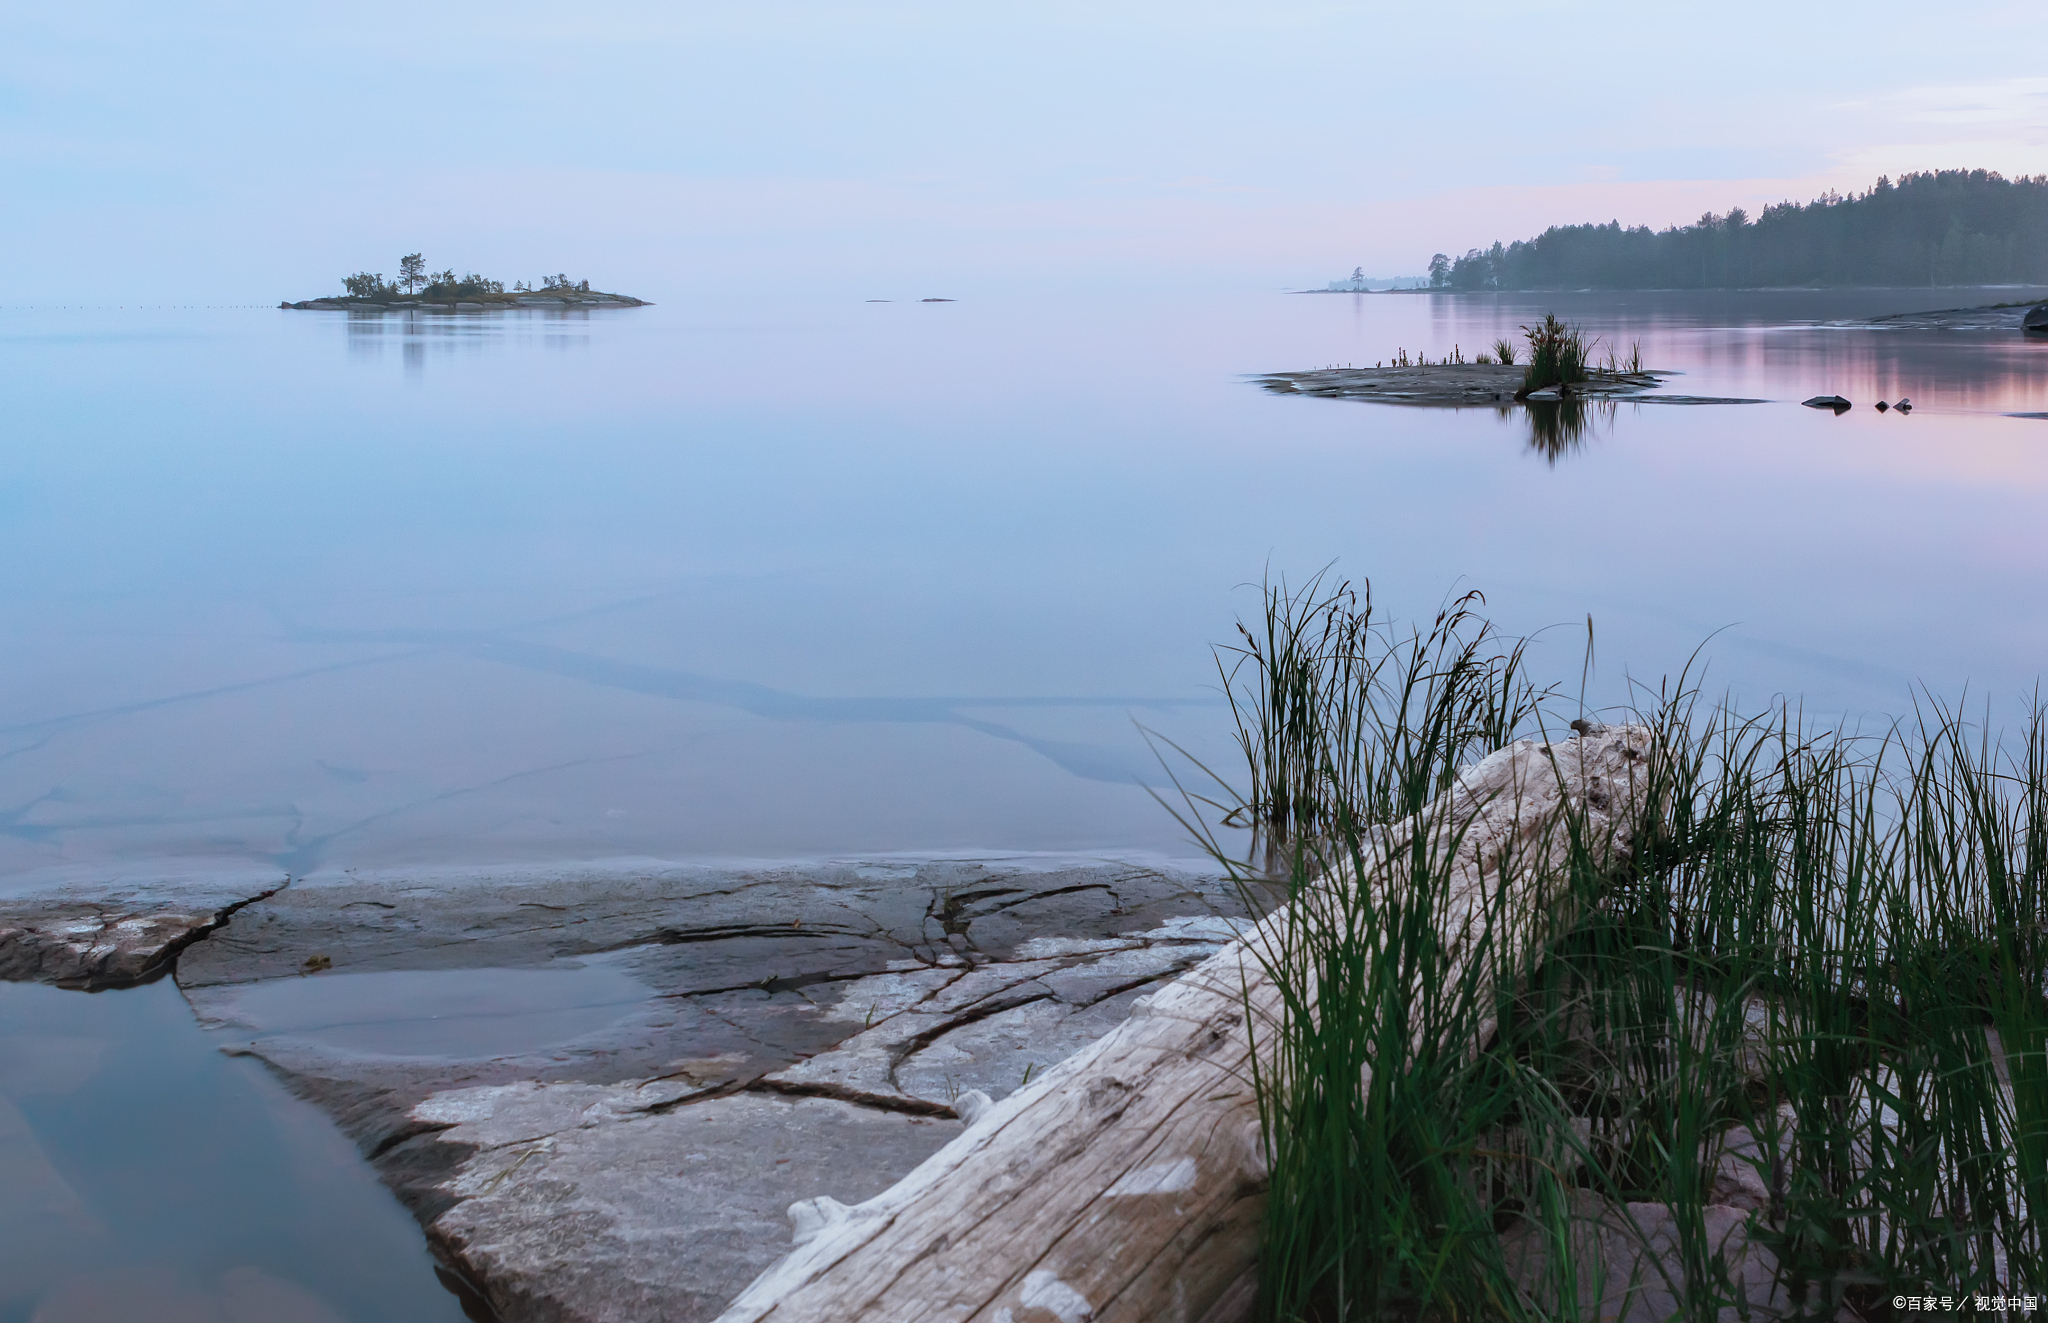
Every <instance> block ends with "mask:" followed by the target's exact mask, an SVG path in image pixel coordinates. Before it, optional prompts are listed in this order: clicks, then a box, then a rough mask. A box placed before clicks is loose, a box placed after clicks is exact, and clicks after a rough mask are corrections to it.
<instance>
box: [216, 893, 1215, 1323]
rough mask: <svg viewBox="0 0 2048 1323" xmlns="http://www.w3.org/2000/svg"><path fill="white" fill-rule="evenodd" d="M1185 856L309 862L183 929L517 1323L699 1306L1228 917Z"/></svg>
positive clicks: (996, 1093) (1065, 1046)
mask: <svg viewBox="0 0 2048 1323" xmlns="http://www.w3.org/2000/svg"><path fill="white" fill-rule="evenodd" d="M1244 914H1245V911H1244V907H1243V905H1242V904H1241V902H1240V900H1239V898H1238V897H1237V895H1236V894H1235V892H1234V891H1233V890H1232V889H1231V888H1230V887H1229V886H1228V884H1226V883H1223V882H1222V881H1220V880H1219V879H1218V878H1216V877H1215V876H1214V874H1213V873H1209V872H1205V871H1203V870H1201V869H1199V868H1193V867H1179V866H1174V865H1169V864H1164V863H1151V862H1146V863H1120V862H1108V861H1101V860H1072V859H1065V860H1062V859H1049V858H1043V857H1023V858H1001V859H983V860H967V859H890V860H882V861H864V862H846V863H826V864H807V865H761V866H754V867H745V866H740V867H725V868H717V867H682V866H671V865H649V866H648V867H646V868H637V869H636V868H620V867H611V868H602V869H600V868H591V869H587V870H561V871H551V872H538V871H536V872H528V873H512V872H499V873H492V874H478V873H461V874H457V873H449V874H439V875H434V874H407V875H397V874H392V875H380V876H372V877H362V876H353V875H344V876H334V877H316V878H314V879H312V880H310V881H302V882H297V883H294V884H293V885H292V886H291V887H290V888H288V889H285V890H282V891H279V892H277V893H276V894H274V895H271V896H269V897H267V898H265V899H263V900H261V901H259V902H256V903H254V904H251V905H250V906H249V907H248V908H247V909H245V910H243V911H242V912H241V913H239V914H237V915H236V916H235V917H234V920H233V922H232V923H231V924H229V925H228V926H226V927H225V928H223V929H221V930H220V931H219V932H216V933H215V934H213V935H212V936H211V937H210V938H209V939H208V940H206V941H205V942H202V943H199V944H198V945H196V946H193V947H191V948H190V949H189V950H187V951H186V952H185V953H184V955H183V956H182V957H181V958H180V960H179V964H178V981H179V984H180V986H181V988H182V989H183V990H184V992H185V995H186V996H187V998H188V999H189V1000H190V1001H191V1003H192V1005H193V1006H194V1008H195V1009H196V1010H197V1011H198V1013H199V1015H200V1016H201V1019H202V1021H203V1022H204V1023H206V1024H207V1026H208V1027H209V1028H210V1029H211V1030H213V1031H214V1032H215V1033H216V1035H217V1036H218V1038H219V1039H220V1042H221V1044H222V1047H223V1049H224V1050H226V1051H230V1052H237V1053H247V1054H250V1055H254V1056H257V1057H260V1058H262V1059H263V1060H264V1061H266V1062H267V1063H268V1064H269V1065H270V1066H271V1067H272V1068H273V1069H275V1070H277V1071H278V1072H279V1073H280V1074H281V1075H282V1076H283V1077H284V1078H285V1080H286V1081H287V1082H288V1083H289V1084H290V1085H291V1086H292V1087H293V1088H294V1089H295V1090H297V1091H298V1092H299V1093H300V1094H301V1095H303V1096H305V1097H307V1098H309V1099H311V1100H312V1101H314V1102H315V1103H317V1104H319V1105H321V1106H322V1107H324V1108H325V1109H327V1111H328V1112H329V1113H330V1114H331V1115H333V1116H334V1117H335V1118H336V1120H337V1121H338V1122H339V1123H340V1124H341V1125H342V1126H343V1128H344V1129H345V1130H346V1131H347V1132H348V1133H349V1134H350V1136H351V1137H352V1138H354V1139H355V1140H356V1142H357V1143H358V1144H359V1145H360V1146H361V1147H362V1149H363V1150H364V1152H365V1153H366V1154H367V1155H368V1156H369V1157H370V1158H371V1160H372V1162H373V1163H374V1164H375V1165H376V1166H377V1168H378V1170H379V1172H380V1174H381V1175H382V1176H383V1177H384V1179H385V1180H386V1182H387V1183H388V1184H390V1185H391V1187H392V1188H393V1189H394V1190H395V1191H397V1193H398V1194H399V1196H400V1197H401V1198H402V1199H403V1200H405V1201H406V1203H407V1204H408V1205H409V1206H410V1207H411V1208H412V1209H413V1211H414V1212H415V1214H416V1215H417V1216H418V1217H419V1218H420V1220H421V1222H422V1223H423V1224H425V1225H426V1227H427V1229H428V1235H429V1238H430V1240H431V1241H432V1242H433V1243H434V1246H435V1249H436V1251H437V1253H439V1254H440V1255H441V1256H442V1258H443V1259H444V1260H445V1261H446V1262H447V1263H449V1264H450V1265H451V1266H452V1267H454V1268H455V1269H457V1270H458V1271H460V1272H461V1273H463V1274H464V1275H465V1276H466V1277H468V1278H469V1279H470V1280H471V1281H472V1282H473V1283H474V1284H475V1285H476V1286H477V1287H478V1288H479V1289H480V1290H481V1291H482V1292H483V1293H484V1294H485V1295H486V1296H487V1297H488V1298H489V1299H490V1301H491V1303H492V1305H493V1306H494V1307H495V1308H496V1309H498V1311H499V1312H500V1314H501V1316H502V1317H503V1318H505V1319H506V1320H508V1321H516V1320H527V1319H547V1320H606V1321H611V1320H619V1321H624V1320H639V1319H663V1320H679V1321H681V1323H688V1321H689V1320H695V1319H708V1318H712V1317H715V1316H716V1315H717V1314H718V1313H719V1311H720V1310H721V1309H722V1308H723V1307H724V1305H725V1304H726V1303H727V1301H728V1300H729V1299H730V1298H731V1297H732V1296H733V1295H735V1294H736V1293H737V1292H738V1291H739V1290H740V1289H742V1288H743V1287H744V1286H745V1285H746V1284H747V1283H748V1282H749V1281H751V1280H752V1279H753V1277H754V1276H755V1275H756V1274H757V1273H759V1272H760V1271H761V1270H762V1269H763V1268H765V1267H767V1266H768V1265H769V1264H770V1263H772V1262H773V1261H774V1260H776V1259H777V1258H779V1257H780V1256H781V1255H782V1254H783V1253H784V1252H785V1251H786V1250H787V1249H788V1247H789V1243H790V1225H789V1221H788V1214H787V1210H788V1208H789V1206H790V1205H791V1204H792V1203H795V1202H797V1201H800V1200H806V1199H812V1198H817V1197H820V1196H826V1197H830V1198H833V1199H837V1200H840V1201H842V1202H847V1203H853V1202H858V1201H860V1200H864V1199H867V1198H869V1197H871V1196H873V1195H875V1194H877V1193H879V1192H880V1191H882V1190H883V1189H885V1188H887V1186H889V1185H890V1184H892V1183H893V1182H894V1181H895V1180H896V1179H897V1178H898V1177H900V1176H902V1175H903V1174H905V1173H907V1172H908V1171H909V1170H910V1169H912V1168H913V1167H915V1166H916V1165H917V1164H918V1163H919V1162H921V1161H923V1159H924V1158H925V1157H927V1156H929V1155H930V1154H931V1153H932V1152H934V1151H936V1150H937V1149H938V1148H940V1147H941V1146H943V1145H944V1144H945V1143H946V1141H947V1140H949V1139H950V1138H951V1137H952V1136H953V1135H955V1134H957V1133H958V1132H959V1130H960V1129H961V1123H960V1122H959V1120H957V1119H956V1117H955V1113H954V1110H953V1107H952V1103H953V1101H954V1100H955V1099H956V1098H957V1097H959V1096H960V1095H961V1094H963V1093H965V1092H967V1091H968V1090H980V1091H981V1092H983V1093H986V1094H987V1095H989V1096H990V1097H992V1098H1001V1097H1003V1096H1005V1095H1007V1094H1009V1093H1011V1092H1013V1091H1015V1090H1016V1089H1017V1088H1019V1087H1020V1086H1021V1085H1022V1084H1023V1083H1024V1082H1025V1080H1026V1079H1027V1078H1028V1077H1030V1076H1031V1075H1034V1074H1035V1073H1037V1072H1040V1071H1043V1070H1044V1069H1046V1068H1048V1067H1050V1066H1052V1065H1053V1064H1054V1063H1056V1062H1057V1061H1059V1060H1060V1059H1062V1058H1063V1057H1065V1056H1067V1055H1068V1054H1069V1053H1071V1052H1073V1051H1074V1050H1075V1049H1077V1048H1079V1047H1081V1046H1083V1045H1085V1044H1086V1043H1088V1042H1090V1041H1092V1040H1093V1039H1095V1038H1096V1037H1099V1036H1100V1035H1101V1034H1103V1033H1105V1032H1107V1031H1108V1030H1109V1029H1111V1028H1113V1027H1114V1026H1115V1025H1116V1024H1117V1023H1119V1022H1120V1021H1121V1020H1122V1019H1124V1018H1125V1016H1126V1015H1127V1014H1128V1013H1129V1008H1130V1004H1131V1002H1132V1001H1133V1000H1135V999H1136V998H1138V997H1139V996H1142V995H1145V994H1146V993H1148V992H1150V991H1154V990H1156V989H1157V988H1158V987H1159V986H1160V985H1161V984H1162V983H1163V982H1164V981H1165V980H1167V979H1170V978H1172V977H1174V976H1175V975H1177V974H1179V973H1180V972H1182V971H1184V970H1185V969H1187V968H1189V967H1190V966H1192V965H1194V964H1195V963H1197V962H1199V961H1200V960H1202V959H1204V958H1206V957H1207V956H1208V955H1210V954H1211V953H1213V952H1214V951H1215V950H1216V949H1217V948H1218V947H1219V946H1220V945H1221V944H1222V943H1223V942H1225V941H1227V940H1229V939H1230V937H1231V936H1233V935H1234V934H1235V932H1236V931H1237V929H1238V927H1239V924H1240V921H1241V920H1242V919H1243V918H1244Z"/></svg>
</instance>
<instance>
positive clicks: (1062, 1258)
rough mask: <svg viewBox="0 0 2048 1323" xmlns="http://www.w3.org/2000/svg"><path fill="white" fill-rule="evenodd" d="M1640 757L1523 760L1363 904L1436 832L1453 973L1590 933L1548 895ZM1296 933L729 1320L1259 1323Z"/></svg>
mask: <svg viewBox="0 0 2048 1323" xmlns="http://www.w3.org/2000/svg"><path fill="white" fill-rule="evenodd" d="M1649 749H1650V732H1649V731H1648V730H1646V729H1645V728H1643V727H1640V726H1623V727H1612V728H1607V729H1604V730H1603V729H1598V728H1593V729H1589V730H1588V732H1587V733H1586V734H1585V735H1584V736H1582V737H1580V738H1575V739H1572V740H1566V741H1560V742H1558V743H1557V744H1556V745H1554V746H1553V745H1548V744H1538V743H1536V742H1534V741H1529V740H1523V741H1519V742H1517V743H1515V744H1513V745H1510V746H1509V747H1507V748H1505V749H1502V750H1501V751H1500V752H1498V753H1496V754H1493V755H1492V756H1491V757H1488V758H1486V759H1484V760H1482V761H1481V762H1479V763H1477V764H1475V765H1474V766H1473V767H1472V768H1470V769H1469V770H1468V771H1467V772H1465V773H1464V775H1463V776H1462V777H1461V778H1460V782H1459V785H1458V787H1457V789H1455V790H1454V791H1452V792H1451V793H1450V794H1447V795H1445V796H1444V797H1443V798H1442V799H1440V800H1439V801H1437V803H1436V804H1434V805H1432V806H1431V808H1430V809H1428V810H1425V812H1424V813H1423V814H1421V815H1418V817H1417V818H1416V819H1414V820H1412V821H1411V822H1409V823H1405V824H1402V825H1401V826H1400V827H1399V828H1397V829H1396V830H1395V831H1393V832H1391V833H1389V835H1388V837H1387V839H1386V840H1385V841H1384V842H1383V843H1382V845H1381V847H1380V850H1379V851H1378V852H1377V854H1376V855H1375V856H1374V857H1373V858H1370V859H1368V861H1367V866H1366V878H1365V884H1366V885H1369V886H1374V887H1378V888H1385V889H1387V894H1391V893H1392V890H1393V889H1394V888H1398V887H1399V886H1400V884H1401V873H1402V869H1403V867H1404V866H1405V864H1406V860H1407V857H1408V856H1407V855H1406V853H1405V851H1404V849H1403V842H1404V841H1412V840H1413V839H1414V833H1415V832H1418V831H1432V832H1443V833H1445V835H1444V836H1443V837H1442V838H1441V839H1442V840H1443V841H1445V842H1446V843H1447V845H1446V850H1447V854H1448V858H1449V861H1450V862H1449V867H1450V869H1451V870H1452V871H1451V874H1450V891H1449V896H1448V903H1447V904H1445V905H1444V906H1443V907H1442V908H1441V909H1440V910H1439V912H1438V918H1439V919H1440V920H1441V925H1442V927H1441V931H1442V932H1443V935H1444V937H1445V938H1446V941H1447V945H1448V947H1449V949H1450V950H1451V951H1452V952H1453V953H1454V954H1453V960H1454V962H1455V961H1458V960H1468V959H1470V958H1471V953H1472V949H1473V946H1474V943H1473V942H1472V941H1471V940H1470V939H1471V938H1472V937H1473V936H1474V935H1475V933H1476V931H1477V930H1478V928H1479V927H1480V926H1482V925H1483V924H1484V923H1486V922H1487V921H1489V916H1490V915H1494V914H1498V913H1502V912H1511V913H1513V914H1515V915H1516V916H1517V926H1518V927H1522V928H1523V929H1524V936H1526V937H1529V938H1533V939H1538V940H1540V938H1541V937H1542V935H1543V934H1545V933H1547V932H1550V931H1554V930H1555V929H1556V928H1557V927H1558V926H1559V925H1562V924H1564V923H1568V922H1570V921H1571V920H1572V919H1573V918H1575V917H1576V916H1575V915H1574V914H1572V913H1570V912H1569V908H1570V907H1569V902H1568V901H1565V900H1563V899H1561V898H1560V897H1559V895H1558V894H1557V889H1555V888H1553V887H1551V886H1549V885H1548V884H1547V882H1546V881H1545V879H1547V878H1551V877H1554V876H1555V875H1556V869H1555V867H1554V866H1555V865H1557V864H1559V863H1561V862H1562V860H1563V859H1564V858H1565V855H1566V851H1567V850H1568V849H1569V848H1572V846H1570V845H1569V844H1568V843H1567V836H1568V835H1569V836H1575V837H1576V838H1577V840H1578V848H1583V849H1585V850H1587V851H1589V853H1590V854H1591V857H1592V858H1593V859H1594V861H1595V862H1596V865H1598V866H1601V867H1606V866H1609V865H1611V864H1612V863H1614V862H1617V861H1619V860H1621V859H1623V858H1624V857H1625V856H1626V854H1627V853H1628V851H1629V850H1630V849H1631V848H1632V845H1633V842H1632V840H1631V838H1630V833H1631V831H1632V829H1633V827H1634V825H1635V822H1636V818H1637V813H1638V811H1639V808H1640V802H1641V797H1642V796H1641V791H1642V787H1643V785H1644V783H1645V781H1646V780H1647V775H1646V765H1645V758H1646V755H1647V753H1648V752H1649ZM1567 827H1569V831H1567ZM1449 843H1455V848H1454V852H1451V846H1450V844H1449ZM1347 884H1348V883H1346V882H1342V881H1330V880H1326V881H1325V883H1324V884H1323V885H1347ZM1503 889H1505V890H1506V894H1503ZM1285 923H1286V912H1285V911H1281V912H1278V913H1276V914H1274V915H1271V916H1268V918H1267V919H1266V920H1265V921H1264V922H1262V923H1261V924H1260V925H1259V926H1258V927H1257V928H1256V929H1254V930H1253V931H1252V932H1251V933H1249V934H1247V936H1246V937H1245V939H1244V940H1242V941H1240V942H1238V943H1236V944H1234V945H1232V946H1230V947H1227V948H1225V949H1224V950H1223V951H1221V952H1219V953H1218V954H1217V955H1215V956H1213V957H1211V958H1210V959H1209V960H1208V961H1206V962H1205V963H1203V964H1202V965H1201V966H1199V967H1197V968H1196V969H1194V970H1192V971H1190V972H1189V973H1188V974H1186V975H1184V976H1183V977H1181V978H1180V979H1179V980H1177V981H1176V982H1174V983H1173V984H1171V985H1169V986H1168V987H1167V988H1166V989H1165V990H1163V991H1162V992H1160V993H1159V994H1158V995H1157V996H1155V997H1153V998H1152V999H1151V1001H1150V1004H1149V1005H1141V1006H1140V1007H1139V1008H1138V1009H1137V1010H1136V1011H1135V1012H1134V1014H1133V1015H1132V1018H1131V1019H1130V1020H1128V1021H1126V1022H1125V1023H1124V1024H1123V1025H1121V1026H1120V1027H1118V1028H1117V1029H1116V1030H1115V1031H1113V1032H1111V1033H1109V1034H1108V1035H1106V1036H1104V1037H1103V1038H1101V1039H1099V1040H1098V1041H1097V1042H1095V1043H1094V1044H1092V1045H1091V1046H1089V1047H1087V1048H1084V1049H1083V1050H1082V1051H1080V1052H1078V1053H1076V1054H1075V1055H1073V1056H1072V1057H1069V1058H1068V1059H1067V1060H1066V1061H1064V1062H1062V1063H1061V1064H1060V1065H1059V1066H1057V1067H1055V1068H1054V1069H1053V1070H1052V1071H1051V1072H1049V1073H1048V1074H1047V1075H1046V1076H1045V1078H1044V1079H1043V1080H1042V1081H1039V1082H1035V1083H1033V1084H1032V1085H1031V1086H1030V1087H1028V1088H1026V1089H1023V1090H1020V1091H1019V1092H1018V1093H1016V1094H1013V1095H1012V1096H1010V1097H1009V1098H1007V1099H1005V1100H1004V1101H1002V1102H1001V1103H996V1104H988V1105H983V1106H969V1107H965V1108H963V1112H966V1113H970V1114H968V1115H967V1116H966V1119H967V1120H969V1121H970V1122H971V1124H970V1126H969V1128H968V1130H967V1131H966V1133H964V1134H962V1135H961V1136H960V1137H959V1138H958V1139H956V1140H954V1141H953V1142H952V1143H951V1144H949V1145H947V1146H946V1147H945V1148H944V1149H942V1150H940V1151H939V1152H938V1153H937V1154H935V1155H933V1156H932V1157H931V1158H930V1159H929V1160H928V1161H926V1162H925V1163H924V1165H922V1166H920V1167H919V1168H917V1169H916V1170H915V1171H913V1172H911V1173H910V1174H909V1175H908V1176H906V1177H904V1178H903V1180H901V1181H899V1182H898V1183H897V1184H896V1185H895V1186H893V1187H891V1188H890V1189H889V1190H887V1191H886V1192H884V1193H883V1194H881V1195H878V1196H877V1197H875V1198H873V1199H871V1200H869V1201H867V1202H866V1203H864V1204H861V1205H859V1206H857V1207H853V1208H847V1207H845V1206H843V1205H840V1204H838V1203H836V1202H834V1201H833V1200H831V1199H815V1200H807V1201H805V1202H804V1203H802V1204H798V1205H796V1206H795V1207H793V1208H792V1209H791V1210H790V1215H791V1220H792V1221H793V1222H794V1223H795V1224H796V1226H797V1246H796V1248H795V1249H794V1250H793V1251H792V1252H791V1253H790V1254H789V1255H788V1256H787V1257H786V1258H784V1259H783V1260H782V1261H781V1262H780V1263H778V1264H777V1265H776V1266H774V1267H773V1268H770V1269H769V1270H768V1271H767V1272H765V1273H763V1274H762V1275H761V1276H760V1277H759V1278H758V1279H756V1280H755V1282H754V1283H753V1285H751V1286H750V1287H748V1288H747V1290H746V1291H744V1292H743V1293H742V1294H741V1295H740V1296H739V1298H738V1299H737V1300H735V1301H734V1302H733V1303H732V1304H731V1305H730V1306H729V1307H728V1308H727V1310H726V1312H725V1313H724V1314H722V1315H720V1319H719V1323H826V1321H827V1320H830V1321H831V1323H845V1321H847V1320H869V1321H871V1323H939V1321H941V1320H943V1321H945V1323H966V1321H967V1320H984V1321H985V1323H1054V1321H1055V1320H1057V1323H1083V1320H1091V1321H1092V1323H1225V1321H1226V1320H1230V1321H1231V1323H1234V1321H1235V1320H1238V1319H1242V1318H1247V1317H1249V1314H1250V1306H1251V1304H1252V1302H1253V1299H1254V1284H1255V1267H1256V1258H1257V1252H1258V1229H1259V1222H1260V1217H1261V1213H1262V1210H1263V1205H1264V1197H1265V1185H1266V1172H1265V1159H1264V1154H1263V1146H1262V1143H1261V1140H1260V1134H1259V1126H1258V1109H1257V1103H1256V1100H1255V1098H1254V1096H1253V1090H1252V1088H1251V1085H1250V1083H1249V1082H1248V1081H1249V1080H1250V1078H1251V1071H1250V1065H1251V1060H1250V1054H1251V1047H1250V1042H1251V1038H1250V1036H1249V1035H1248V1034H1247V1032H1246V1017H1247V1016H1248V1015H1249V1016H1253V1017H1260V1018H1264V1017H1273V1016H1277V1014H1278V1011H1279V999H1278V995H1277V992H1276V990H1275V988H1274V987H1273V985H1272V984H1271V982H1270V981H1269V979H1268V978H1267V976H1266V973H1265V969H1266V964H1265V962H1264V960H1263V959H1262V952H1266V951H1270V950H1271V949H1272V947H1271V945H1270V944H1271V943H1274V942H1276V941H1279V940H1283V939H1282V938H1281V937H1280V936H1279V935H1280V934H1281V933H1282V932H1283V931H1284V925H1285ZM976 1100H977V1101H979V1102H983V1103H985V1100H981V1099H979V1095H976Z"/></svg>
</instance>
